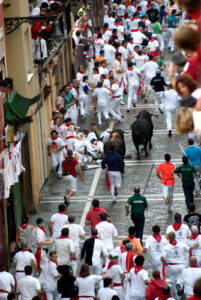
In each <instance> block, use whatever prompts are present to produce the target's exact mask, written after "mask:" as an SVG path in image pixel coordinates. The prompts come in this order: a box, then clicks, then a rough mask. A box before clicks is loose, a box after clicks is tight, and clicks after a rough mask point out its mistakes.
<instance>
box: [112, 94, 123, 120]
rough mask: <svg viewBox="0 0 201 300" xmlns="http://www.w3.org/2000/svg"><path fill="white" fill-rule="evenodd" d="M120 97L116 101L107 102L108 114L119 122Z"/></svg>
mask: <svg viewBox="0 0 201 300" xmlns="http://www.w3.org/2000/svg"><path fill="white" fill-rule="evenodd" d="M121 100H122V97H120V98H117V99H116V100H114V99H111V100H110V101H109V113H110V114H111V115H112V116H113V117H114V118H115V119H117V120H121V112H120V102H121Z"/></svg>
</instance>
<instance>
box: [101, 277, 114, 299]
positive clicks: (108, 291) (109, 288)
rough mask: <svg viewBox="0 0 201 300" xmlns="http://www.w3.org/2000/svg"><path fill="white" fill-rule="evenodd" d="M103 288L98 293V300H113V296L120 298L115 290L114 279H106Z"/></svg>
mask: <svg viewBox="0 0 201 300" xmlns="http://www.w3.org/2000/svg"><path fill="white" fill-rule="evenodd" d="M103 286H104V287H103V288H100V289H99V291H98V294H97V299H98V300H112V297H113V296H118V293H117V292H116V291H115V290H114V289H113V286H114V283H113V282H112V278H105V279H104V281H103Z"/></svg>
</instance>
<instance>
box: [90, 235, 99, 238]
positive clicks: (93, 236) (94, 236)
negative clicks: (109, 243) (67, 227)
mask: <svg viewBox="0 0 201 300" xmlns="http://www.w3.org/2000/svg"><path fill="white" fill-rule="evenodd" d="M97 238H98V237H97V235H92V236H91V237H90V239H97Z"/></svg>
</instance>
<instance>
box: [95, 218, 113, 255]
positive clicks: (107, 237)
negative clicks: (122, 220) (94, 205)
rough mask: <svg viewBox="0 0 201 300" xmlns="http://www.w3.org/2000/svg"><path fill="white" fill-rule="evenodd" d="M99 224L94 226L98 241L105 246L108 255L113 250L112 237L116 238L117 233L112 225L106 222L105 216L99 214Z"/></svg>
mask: <svg viewBox="0 0 201 300" xmlns="http://www.w3.org/2000/svg"><path fill="white" fill-rule="evenodd" d="M100 218H101V222H100V223H98V224H97V225H96V229H97V230H98V237H99V239H100V240H101V241H102V242H103V243H104V244H105V246H106V248H107V251H108V252H109V253H110V252H111V251H112V250H113V249H114V246H113V237H115V238H116V237H118V232H117V230H116V228H115V227H114V225H113V224H112V223H109V222H107V214H106V213H102V214H100Z"/></svg>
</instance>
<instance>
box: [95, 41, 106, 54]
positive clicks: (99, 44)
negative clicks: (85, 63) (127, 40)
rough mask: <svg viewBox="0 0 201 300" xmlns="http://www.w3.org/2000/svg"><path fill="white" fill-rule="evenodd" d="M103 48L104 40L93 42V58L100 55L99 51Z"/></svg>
mask: <svg viewBox="0 0 201 300" xmlns="http://www.w3.org/2000/svg"><path fill="white" fill-rule="evenodd" d="M103 46H104V40H103V39H102V38H96V39H95V41H94V48H95V57H97V56H99V55H100V50H101V49H102V48H103Z"/></svg>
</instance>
